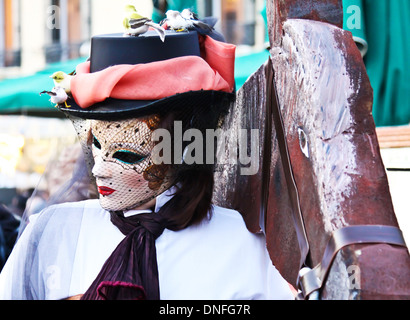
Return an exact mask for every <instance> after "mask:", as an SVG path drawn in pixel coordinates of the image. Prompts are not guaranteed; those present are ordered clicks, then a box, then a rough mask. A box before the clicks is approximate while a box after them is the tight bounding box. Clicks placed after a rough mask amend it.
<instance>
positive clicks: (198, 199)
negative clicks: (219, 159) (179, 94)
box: [160, 103, 228, 230]
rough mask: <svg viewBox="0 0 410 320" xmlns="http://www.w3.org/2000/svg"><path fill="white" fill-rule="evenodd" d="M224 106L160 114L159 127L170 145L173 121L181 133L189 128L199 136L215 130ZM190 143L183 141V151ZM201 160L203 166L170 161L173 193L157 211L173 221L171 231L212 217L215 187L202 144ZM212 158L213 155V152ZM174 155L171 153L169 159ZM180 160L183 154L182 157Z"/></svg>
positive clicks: (172, 136) (179, 109) (224, 104)
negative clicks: (166, 131) (180, 128)
mask: <svg viewBox="0 0 410 320" xmlns="http://www.w3.org/2000/svg"><path fill="white" fill-rule="evenodd" d="M227 109H228V105H227V104H226V103H222V104H214V105H211V106H207V107H206V108H198V106H194V107H192V106H186V107H184V108H177V109H175V110H172V111H168V112H167V113H166V114H162V115H160V118H161V125H160V126H161V127H162V128H165V129H167V130H168V131H169V132H170V133H171V141H172V145H173V144H174V134H173V133H174V124H175V121H180V122H181V123H182V132H183V133H184V132H185V131H186V130H188V129H192V128H195V129H198V130H200V131H201V132H202V136H203V137H204V136H205V135H206V129H216V128H217V126H218V123H219V120H220V118H221V116H222V115H223V114H224V112H223V111H225V112H226V111H227ZM190 143H191V142H190V141H188V142H187V141H184V142H183V144H182V150H184V149H185V147H186V146H187V145H189V144H190ZM202 146H203V150H202V151H203V152H202V155H203V157H204V159H203V161H202V162H203V164H191V165H188V164H186V163H184V162H183V163H181V164H179V163H176V162H175V161H174V158H172V160H173V161H172V163H173V165H172V174H173V177H172V178H173V181H174V183H173V185H174V186H176V192H175V193H174V196H173V198H172V199H171V200H169V201H168V202H167V203H166V204H165V205H164V206H163V207H162V208H161V210H160V214H161V215H163V216H165V217H167V218H168V220H171V221H172V226H173V227H171V228H170V229H172V230H180V229H183V228H186V227H188V226H190V225H194V224H198V223H200V222H202V221H203V220H204V219H207V218H208V219H209V218H211V215H212V210H211V209H212V193H213V187H214V165H213V164H209V163H206V161H205V157H206V152H207V150H206V144H205V143H202ZM208 151H209V150H208ZM214 155H215V152H214ZM173 156H174V153H173V152H172V157H173ZM181 157H182V155H181Z"/></svg>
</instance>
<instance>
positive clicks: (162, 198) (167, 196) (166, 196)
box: [124, 186, 176, 218]
mask: <svg viewBox="0 0 410 320" xmlns="http://www.w3.org/2000/svg"><path fill="white" fill-rule="evenodd" d="M175 191H176V187H175V186H174V187H172V188H169V189H168V190H167V191H165V192H163V193H161V194H160V195H159V196H157V199H156V202H155V212H158V211H159V210H160V209H161V208H162V207H163V206H164V204H166V203H167V202H168V201H169V200H171V199H172V197H173V196H174V193H175ZM151 212H152V210H151V209H145V210H128V211H125V212H124V217H125V218H128V217H131V216H134V215H136V214H142V213H151Z"/></svg>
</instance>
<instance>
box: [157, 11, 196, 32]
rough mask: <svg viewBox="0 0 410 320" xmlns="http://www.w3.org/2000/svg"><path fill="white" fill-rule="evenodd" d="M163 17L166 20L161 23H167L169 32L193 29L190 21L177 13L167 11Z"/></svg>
mask: <svg viewBox="0 0 410 320" xmlns="http://www.w3.org/2000/svg"><path fill="white" fill-rule="evenodd" d="M165 15H166V18H165V19H164V20H163V21H162V23H167V26H168V28H170V29H171V30H175V31H177V32H181V31H188V29H189V28H192V27H193V23H192V22H191V21H190V20H187V19H185V18H184V17H183V16H182V15H181V13H180V12H179V11H176V10H168V11H167V12H166V13H165Z"/></svg>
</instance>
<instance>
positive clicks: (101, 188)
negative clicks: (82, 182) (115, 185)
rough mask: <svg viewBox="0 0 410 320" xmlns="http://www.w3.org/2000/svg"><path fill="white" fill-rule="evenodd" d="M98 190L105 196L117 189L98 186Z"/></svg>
mask: <svg viewBox="0 0 410 320" xmlns="http://www.w3.org/2000/svg"><path fill="white" fill-rule="evenodd" d="M98 192H99V193H100V194H102V195H103V196H109V195H110V194H112V193H114V192H115V190H114V189H111V188H108V187H98Z"/></svg>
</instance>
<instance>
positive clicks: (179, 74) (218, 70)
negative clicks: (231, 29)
mask: <svg viewBox="0 0 410 320" xmlns="http://www.w3.org/2000/svg"><path fill="white" fill-rule="evenodd" d="M201 42H202V43H201V55H202V56H203V58H201V57H197V56H185V57H178V58H173V59H169V60H164V61H156V62H151V63H144V64H137V65H127V64H123V65H116V66H112V67H109V68H107V69H104V70H101V71H98V72H93V73H90V62H89V61H88V62H84V63H81V64H79V65H78V66H77V70H76V72H77V74H76V76H75V77H73V79H72V80H71V93H72V95H73V98H74V99H75V101H76V103H77V104H78V105H79V106H80V107H81V108H88V107H90V106H91V105H93V104H95V103H98V102H101V101H104V100H105V99H107V98H109V97H111V98H115V99H124V100H157V99H162V98H166V97H169V96H172V95H174V94H177V93H183V92H188V91H196V90H201V89H203V90H216V91H224V92H232V91H233V89H234V84H235V78H234V65H235V46H234V45H232V44H227V43H222V42H219V41H216V40H213V39H212V38H210V37H209V36H207V37H205V38H204V39H203V40H202V41H201Z"/></svg>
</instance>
